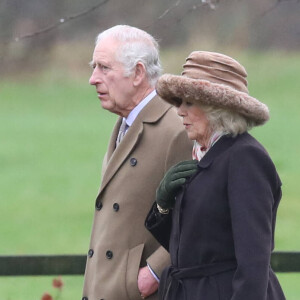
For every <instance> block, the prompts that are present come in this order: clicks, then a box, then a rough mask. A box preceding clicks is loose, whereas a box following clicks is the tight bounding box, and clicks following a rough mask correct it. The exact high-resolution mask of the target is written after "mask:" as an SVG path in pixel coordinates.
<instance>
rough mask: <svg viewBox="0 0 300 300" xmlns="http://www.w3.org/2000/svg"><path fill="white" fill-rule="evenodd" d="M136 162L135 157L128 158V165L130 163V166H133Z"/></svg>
mask: <svg viewBox="0 0 300 300" xmlns="http://www.w3.org/2000/svg"><path fill="white" fill-rule="evenodd" d="M136 164H137V159H136V158H134V157H132V158H130V165H131V166H132V167H134V166H136Z"/></svg>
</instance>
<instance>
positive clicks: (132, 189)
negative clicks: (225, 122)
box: [83, 96, 192, 300]
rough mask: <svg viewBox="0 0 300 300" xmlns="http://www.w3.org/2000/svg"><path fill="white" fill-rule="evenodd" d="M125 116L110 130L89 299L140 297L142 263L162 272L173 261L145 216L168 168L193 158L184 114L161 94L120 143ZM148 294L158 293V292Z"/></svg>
mask: <svg viewBox="0 0 300 300" xmlns="http://www.w3.org/2000/svg"><path fill="white" fill-rule="evenodd" d="M121 120H122V119H121V118H119V119H118V121H117V123H116V125H115V127H114V129H113V133H112V135H111V139H110V142H109V146H108V151H107V153H106V155H105V158H104V161H103V170H102V183H101V187H100V191H99V194H98V196H97V199H96V204H95V215H94V223H93V227H92V234H91V241H90V247H89V250H88V256H87V264H86V271H85V279H84V289H83V299H88V300H100V299H104V300H139V299H141V296H140V293H139V290H138V287H137V275H138V270H139V268H140V267H144V266H146V264H147V263H148V264H149V265H150V266H151V268H152V269H153V271H154V272H155V273H156V274H157V275H158V276H160V275H161V272H162V270H163V269H164V268H165V267H166V266H167V265H168V264H169V263H170V258H169V254H168V252H167V251H166V250H165V249H164V248H163V247H161V246H160V245H159V243H158V242H157V241H156V240H155V239H154V237H153V236H152V235H151V233H150V232H148V230H146V228H145V226H144V221H145V218H146V216H147V213H148V211H149V210H150V208H151V206H152V203H153V201H154V200H155V191H156V188H157V186H158V184H159V182H160V181H161V179H162V177H163V175H164V173H165V172H166V171H167V170H168V169H169V168H170V167H171V166H172V165H174V164H175V163H177V162H179V161H182V160H186V159H191V153H192V143H191V141H190V140H189V139H188V137H187V135H186V132H185V130H184V127H183V125H182V120H181V119H180V118H179V117H178V115H177V112H176V110H175V109H174V108H173V107H171V105H170V104H168V103H166V102H164V101H162V100H161V99H160V98H159V97H157V96H156V97H155V98H154V99H152V100H151V101H150V102H149V103H148V104H147V105H146V106H145V107H144V109H143V110H142V111H141V112H140V113H139V115H138V116H137V118H136V119H135V121H134V122H133V124H132V126H131V127H130V128H129V130H128V131H127V133H126V135H125V137H124V138H123V140H122V142H121V143H120V144H119V146H118V147H117V148H116V149H115V141H116V138H117V135H118V130H119V127H120V124H121ZM148 299H157V293H156V294H155V295H153V296H151V297H149V298H148Z"/></svg>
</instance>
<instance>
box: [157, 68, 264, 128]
mask: <svg viewBox="0 0 300 300" xmlns="http://www.w3.org/2000/svg"><path fill="white" fill-rule="evenodd" d="M156 90H157V93H158V95H159V96H160V97H161V98H162V99H164V100H165V101H167V102H169V103H170V104H172V105H174V106H177V107H178V106H179V105H180V104H181V102H182V99H185V100H188V101H190V102H192V103H198V104H204V105H209V106H216V107H221V108H225V109H228V110H231V111H234V112H236V113H239V114H241V115H243V116H244V117H246V118H247V119H249V120H252V121H253V122H254V123H255V125H262V124H264V123H265V122H267V121H268V120H269V109H268V107H267V106H266V105H265V104H264V103H262V102H260V101H259V100H257V99H255V98H253V97H251V96H249V95H248V94H247V93H243V92H240V91H237V90H235V89H233V88H231V87H228V86H226V85H223V84H217V83H212V82H210V81H207V80H199V79H192V78H188V77H185V76H178V75H172V74H164V75H162V76H161V77H160V78H159V80H158V82H157V84H156Z"/></svg>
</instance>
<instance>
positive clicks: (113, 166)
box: [99, 96, 171, 194]
mask: <svg viewBox="0 0 300 300" xmlns="http://www.w3.org/2000/svg"><path fill="white" fill-rule="evenodd" d="M170 107H171V106H170V105H169V104H167V103H165V102H163V101H162V100H160V99H159V97H157V96H156V97H155V98H154V99H152V100H151V101H150V102H149V103H148V104H147V105H146V106H145V107H144V109H143V110H142V111H141V112H140V113H139V115H138V116H137V118H136V119H135V121H134V122H133V124H132V126H131V127H130V128H129V129H128V131H127V133H126V135H125V136H124V138H123V140H122V143H120V145H119V146H118V147H117V148H115V143H116V138H117V136H118V131H119V128H120V125H121V122H122V118H121V117H120V118H119V119H118V120H117V122H116V125H115V127H114V129H113V132H112V135H111V139H110V141H109V145H108V150H107V166H106V168H105V171H104V174H103V178H102V183H101V187H100V192H99V194H101V193H102V191H103V190H104V189H105V187H106V186H107V184H108V183H109V182H110V180H111V179H112V178H113V176H114V175H115V174H116V172H117V171H118V170H119V168H120V167H121V165H122V163H123V162H124V161H125V160H126V158H127V157H128V156H129V155H130V153H131V152H132V150H133V149H134V148H135V147H136V145H137V144H138V142H139V140H140V138H141V137H142V135H143V130H144V123H155V122H157V121H158V120H159V119H160V118H161V117H162V116H163V115H164V114H165V113H166V112H167V111H168V110H169V109H170Z"/></svg>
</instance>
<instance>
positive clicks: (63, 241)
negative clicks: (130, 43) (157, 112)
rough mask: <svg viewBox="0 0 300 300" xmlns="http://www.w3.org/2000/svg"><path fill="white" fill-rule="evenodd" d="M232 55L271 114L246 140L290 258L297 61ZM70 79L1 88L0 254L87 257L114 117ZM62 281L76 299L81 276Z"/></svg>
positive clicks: (8, 287)
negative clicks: (253, 144)
mask: <svg viewBox="0 0 300 300" xmlns="http://www.w3.org/2000/svg"><path fill="white" fill-rule="evenodd" d="M187 54H188V53H186V56H187ZM230 54H232V53H229V55H230ZM232 56H234V57H237V58H238V59H239V60H240V61H241V62H243V64H244V65H245V66H246V68H247V71H248V74H249V89H250V92H251V95H253V96H255V97H257V98H258V99H261V100H262V101H263V102H265V103H266V104H267V105H268V106H269V108H270V111H271V120H270V121H269V122H268V123H267V124H266V125H265V126H263V127H261V128H257V129H254V130H253V131H252V133H253V134H254V135H255V136H256V137H257V139H258V140H260V141H261V142H262V143H263V144H264V145H265V147H266V148H267V150H268V151H269V153H270V155H271V156H272V158H273V160H274V162H275V164H276V166H277V169H278V172H279V174H280V176H281V179H282V181H283V199H282V202H281V205H280V207H279V211H278V219H277V227H276V250H291V251H292V250H295V251H299V250H300V239H299V234H298V232H299V231H300V222H299V217H298V214H299V212H300V201H299V187H298V186H299V181H300V173H299V169H300V160H299V157H298V153H299V148H300V140H299V138H298V135H299V134H298V130H299V128H300V118H299V115H300V105H299V104H298V101H297V100H298V98H299V90H298V78H299V75H300V74H299V70H300V54H289V55H286V54H283V53H267V54H258V53H246V54H240V53H235V54H232ZM178 61H179V62H180V64H181V63H182V62H183V60H182V59H180V60H179V59H178V60H177V61H176V63H177V64H178ZM163 63H164V65H168V53H163ZM166 71H169V70H168V69H166ZM78 74H82V75H77V76H76V77H75V78H72V77H71V76H70V74H67V73H64V71H63V70H59V71H57V72H56V73H54V72H52V71H51V70H50V71H48V72H45V73H42V74H41V75H40V76H38V77H35V76H32V77H31V78H29V79H22V80H20V78H17V79H16V80H12V79H9V80H2V81H1V82H0V97H1V99H0V103H1V110H0V138H1V147H0V169H1V172H0V177H1V178H0V193H1V194H0V197H1V201H0V211H1V212H2V214H1V218H0V238H1V246H0V255H7V254H68V253H70V254H71V253H73V254H82V253H86V252H87V250H88V245H89V237H90V230H91V225H92V216H93V210H94V199H95V197H96V194H97V191H98V188H99V183H100V170H101V161H102V158H103V155H104V153H105V149H106V146H107V142H108V138H109V135H110V132H111V129H112V126H113V123H114V121H115V119H116V117H115V116H114V115H112V114H110V113H108V112H106V111H103V110H102V109H101V107H100V105H99V101H98V99H97V97H96V95H95V91H94V89H93V88H91V87H89V86H88V84H87V80H88V75H85V74H84V73H82V72H81V71H80V70H78ZM278 276H279V280H280V282H281V284H282V286H283V289H284V291H285V293H286V297H287V299H289V300H298V298H299V294H300V286H299V284H298V283H299V280H300V274H279V275H278ZM63 280H64V282H65V286H64V289H63V294H62V297H61V299H62V300H65V299H75V298H78V297H79V298H80V296H81V290H82V281H83V278H82V276H74V277H72V276H65V277H63ZM51 281H52V277H3V278H0V291H1V299H3V300H21V299H22V300H26V299H28V300H29V299H30V300H32V299H40V297H41V295H42V294H43V293H44V292H45V291H51Z"/></svg>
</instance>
